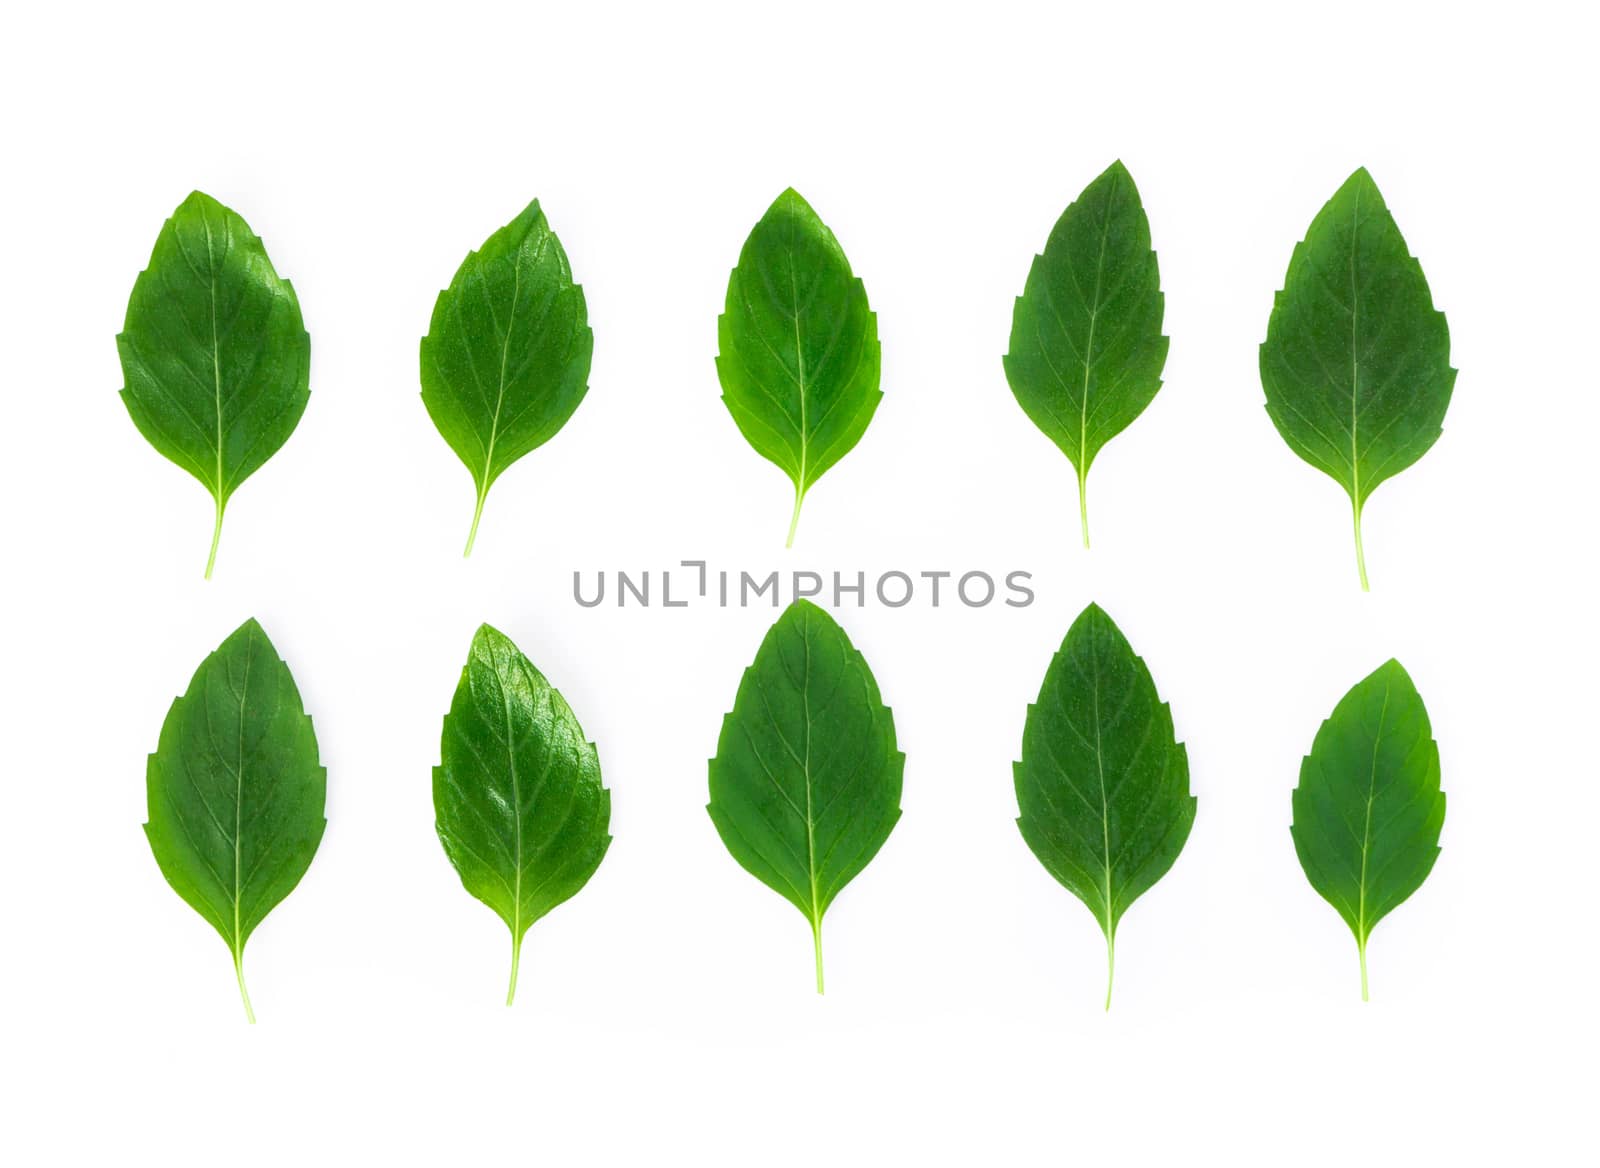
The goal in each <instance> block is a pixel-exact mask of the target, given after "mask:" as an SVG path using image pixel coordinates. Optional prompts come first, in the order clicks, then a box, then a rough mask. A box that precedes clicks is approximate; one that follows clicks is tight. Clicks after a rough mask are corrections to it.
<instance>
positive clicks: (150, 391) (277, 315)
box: [117, 191, 311, 580]
mask: <svg viewBox="0 0 1600 1168" xmlns="http://www.w3.org/2000/svg"><path fill="white" fill-rule="evenodd" d="M117 354H118V356H120V357H121V359H122V377H123V389H122V404H123V405H125V406H127V407H128V416H129V417H131V418H132V419H133V424H134V425H135V426H137V427H138V428H139V433H141V434H143V435H144V436H145V439H146V441H148V442H149V443H150V445H152V446H154V447H155V448H156V449H157V450H159V451H160V452H161V453H162V454H164V455H165V456H166V457H167V458H169V459H170V460H172V461H173V462H175V463H177V464H178V465H179V466H181V467H182V468H183V469H184V470H186V471H188V472H189V473H190V474H192V475H193V476H194V477H195V478H197V479H199V480H200V482H201V483H202V484H204V486H205V488H206V490H208V491H210V492H211V497H212V499H213V501H214V502H215V504H216V521H215V523H214V525H213V527H212V529H211V554H210V555H209V556H208V557H207V559H206V579H208V580H209V579H210V578H211V569H212V568H213V567H214V566H215V564H216V561H217V543H218V541H219V540H220V539H221V538H222V515H223V512H224V511H225V510H226V509H227V506H228V500H229V498H231V497H232V495H233V492H234V491H236V490H238V488H239V484H240V483H242V482H244V481H245V479H247V478H249V477H250V476H251V475H252V474H254V473H255V472H256V471H257V470H259V469H260V468H261V465H262V463H264V462H266V461H267V459H269V458H271V457H272V456H273V454H275V453H276V452H277V450H278V448H279V447H280V446H282V445H283V444H284V442H285V441H287V440H288V438H289V435H290V434H292V433H293V432H294V428H295V426H296V425H297V424H298V423H299V421H300V415H301V414H303V413H304V412H305V408H306V401H307V400H308V399H309V398H310V396H311V394H310V390H309V388H308V385H309V377H310V369H311V338H310V337H308V336H307V335H306V330H305V325H304V323H303V322H302V321H301V319H300V301H299V300H298V299H297V298H296V296H295V293H294V289H293V288H292V287H290V285H289V281H287V280H283V279H280V278H279V277H278V273H277V272H275V271H274V270H273V268H272V261H271V260H269V259H268V258H267V251H266V248H265V247H263V246H262V244H261V240H259V239H258V238H256V235H255V233H254V232H253V231H251V230H250V226H249V224H247V223H246V222H245V221H244V220H243V219H241V218H240V217H239V216H238V215H237V214H236V213H235V212H233V211H231V210H229V209H228V208H227V207H224V206H223V205H222V204H221V203H219V202H217V201H216V200H215V199H213V198H212V197H211V196H210V195H204V194H201V193H200V192H199V191H195V192H194V193H193V194H191V195H190V196H189V197H188V198H187V199H185V200H184V201H183V202H182V204H180V205H179V207H178V209H177V210H176V211H174V212H173V213H172V218H170V219H168V220H167V221H166V223H165V224H163V225H162V228H161V234H160V235H158V236H157V237H156V246H155V250H154V251H152V252H151V253H150V264H149V266H148V267H146V268H145V270H144V271H142V272H140V273H139V276H138V278H137V279H136V280H134V282H133V292H132V294H131V295H129V297H128V314H127V318H126V320H125V321H124V323H123V326H122V332H121V333H120V334H119V335H118V336H117Z"/></svg>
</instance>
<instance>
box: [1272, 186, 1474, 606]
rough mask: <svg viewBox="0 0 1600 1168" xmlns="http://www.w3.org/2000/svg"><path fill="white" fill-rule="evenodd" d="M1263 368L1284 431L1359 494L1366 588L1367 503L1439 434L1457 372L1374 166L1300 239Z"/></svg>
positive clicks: (1446, 333)
mask: <svg viewBox="0 0 1600 1168" xmlns="http://www.w3.org/2000/svg"><path fill="white" fill-rule="evenodd" d="M1260 371H1261V383H1262V388H1263V389H1264V390H1265V393H1266V402H1267V414H1268V416H1269V417H1270V418H1271V419H1272V423H1273V425H1274V426H1275V427H1276V428H1277V430H1278V433H1279V435H1280V436H1281V437H1282V438H1283V440H1284V442H1285V443H1286V444H1287V445H1288V447H1289V448H1290V449H1291V450H1293V451H1294V452H1295V454H1297V455H1299V457H1300V458H1301V459H1302V460H1304V461H1305V462H1308V463H1310V464H1311V465H1312V466H1314V467H1316V468H1317V469H1318V470H1320V471H1322V472H1323V473H1324V474H1326V475H1328V476H1329V477H1330V478H1332V479H1333V480H1334V481H1335V482H1337V483H1338V484H1339V485H1340V486H1342V487H1343V488H1344V490H1345V493H1346V494H1347V495H1348V496H1349V498H1350V503H1351V511H1352V514H1353V517H1354V525H1355V539H1356V557H1357V566H1358V569H1359V574H1360V579H1361V586H1362V589H1363V590H1365V589H1366V588H1367V573H1366V553H1365V549H1364V547H1363V546H1362V540H1361V514H1362V509H1363V508H1364V507H1365V505H1366V501H1367V499H1368V498H1369V497H1370V496H1371V495H1372V492H1373V491H1375V490H1376V489H1377V488H1378V486H1379V485H1380V484H1382V483H1383V482H1385V481H1387V480H1388V479H1390V478H1392V477H1393V476H1394V475H1396V474H1399V473H1400V472H1401V471H1403V470H1405V469H1406V468H1407V467H1409V466H1411V465H1413V464H1414V463H1416V462H1417V461H1418V460H1419V459H1420V458H1421V457H1422V456H1423V455H1424V454H1426V453H1427V452H1428V450H1429V449H1430V448H1431V447H1432V446H1433V444H1434V442H1435V441H1437V440H1438V438H1439V435H1440V433H1441V432H1442V427H1443V423H1444V416H1445V412H1446V411H1447V410H1448V408H1449V405H1450V398H1451V394H1452V391H1453V389H1454V386H1455V378H1456V371H1455V370H1454V369H1453V368H1451V367H1450V329H1449V324H1448V322H1447V321H1446V320H1445V316H1444V314H1443V313H1442V312H1439V311H1437V310H1436V309H1435V308H1434V306H1433V296H1432V293H1431V291H1430V290H1429V287H1428V281H1427V277H1426V276H1425V275H1424V274H1423V271H1422V265H1421V264H1419V263H1418V262H1417V260H1416V259H1415V257H1413V256H1412V255H1411V252H1410V250H1409V248H1408V247H1407V246H1406V241H1405V238H1404V237H1403V236H1402V235H1401V234H1400V228H1399V226H1398V225H1397V224H1396V223H1395V221H1394V217H1393V216H1392V215H1391V214H1390V213H1389V209H1388V206H1387V205H1386V204H1385V203H1384V200H1383V195H1382V193H1381V192H1380V191H1379V190H1378V186H1377V184H1376V183H1375V182H1373V180H1372V176H1371V175H1370V174H1369V173H1368V172H1367V170H1366V168H1364V167H1363V168H1361V169H1358V170H1357V171H1355V173H1353V174H1352V175H1351V176H1350V177H1349V178H1348V179H1346V180H1345V182H1344V184H1343V185H1342V186H1341V187H1340V188H1339V190H1338V191H1336V192H1335V193H1334V195H1333V197H1332V198H1331V199H1329V200H1328V202H1327V204H1326V205H1324V206H1323V208H1322V210H1321V211H1319V212H1318V213H1317V216H1316V218H1315V219H1313V220H1312V222H1311V226H1310V227H1309V228H1308V229H1307V231H1306V235H1305V238H1304V239H1303V240H1301V242H1300V243H1298V244H1296V245H1295V249H1294V253H1293V255H1292V256H1291V257H1290V260H1289V268H1288V272H1287V273H1286V275H1285V277H1284V286H1283V289H1282V290H1281V291H1280V292H1278V294H1277V295H1276V296H1275V297H1274V299H1273V306H1272V315H1271V317H1270V318H1269V320H1268V322H1267V337H1266V340H1264V341H1263V342H1262V344H1261V349H1260Z"/></svg>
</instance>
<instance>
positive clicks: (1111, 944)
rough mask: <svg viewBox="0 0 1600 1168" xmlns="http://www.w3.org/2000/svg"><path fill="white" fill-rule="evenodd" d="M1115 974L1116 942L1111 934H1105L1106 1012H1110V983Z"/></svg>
mask: <svg viewBox="0 0 1600 1168" xmlns="http://www.w3.org/2000/svg"><path fill="white" fill-rule="evenodd" d="M1116 976H1117V942H1116V939H1115V937H1114V936H1113V934H1111V933H1107V934H1106V1013H1108V1014H1109V1013H1110V1012H1111V983H1112V982H1113V981H1114V980H1115V979H1116Z"/></svg>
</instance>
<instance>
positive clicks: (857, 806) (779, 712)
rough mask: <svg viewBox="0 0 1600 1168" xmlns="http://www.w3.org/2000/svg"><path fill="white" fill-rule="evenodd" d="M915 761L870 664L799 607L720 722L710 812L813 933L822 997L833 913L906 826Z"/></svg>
mask: <svg viewBox="0 0 1600 1168" xmlns="http://www.w3.org/2000/svg"><path fill="white" fill-rule="evenodd" d="M905 762H906V756H905V755H903V754H901V753H900V752H899V751H898V750H897V749H896V748H895V737H894V716H893V715H892V714H891V713H890V712H889V707H888V706H886V705H884V704H883V699H882V698H881V697H879V696H878V683H877V682H876V681H875V680H874V679H873V676H872V670H871V669H869V668H867V662H866V659H865V658H864V657H862V656H861V654H860V653H859V652H857V651H856V648H855V646H853V645H852V644H851V643H850V638H849V637H847V636H845V632H844V630H843V629H841V628H840V627H839V626H838V625H837V624H835V623H834V620H833V618H832V617H830V616H829V615H828V614H827V613H826V612H824V611H823V610H822V609H820V608H818V607H817V606H816V605H814V604H812V603H810V602H809V601H806V600H796V601H795V602H794V603H793V604H791V605H790V606H789V607H788V608H787V609H786V610H784V612H783V614H782V615H780V616H779V617H778V620H777V622H776V623H775V624H774V625H773V626H772V628H771V629H769V630H768V632H767V635H766V637H765V638H764V639H763V640H762V642H761V648H760V649H759V650H757V652H756V659H755V661H754V662H753V663H752V664H751V666H750V668H748V669H746V670H745V671H744V676H743V677H742V678H741V679H740V681H739V692H738V695H737V696H736V697H735V698H734V701H733V709H732V711H731V712H729V713H728V715H727V716H726V717H724V718H723V720H722V733H721V735H720V736H719V737H718V738H717V756H716V757H715V758H713V759H712V760H711V802H710V803H709V804H708V805H707V807H706V810H707V811H709V812H710V813H711V821H712V822H713V823H714V824H716V827H717V833H718V834H719V835H720V836H721V837H722V842H723V844H725V845H726V846H727V849H728V851H729V852H731V853H732V854H733V858H734V859H735V860H737V861H738V862H739V864H740V866H741V867H743V868H744V870H745V871H746V872H749V873H750V874H751V875H752V876H754V877H755V878H756V879H757V880H759V881H761V882H762V883H763V884H765V885H766V886H767V887H768V888H771V889H772V890H773V891H774V892H776V893H778V894H779V895H780V896H782V897H783V898H784V899H785V900H787V901H788V902H789V903H790V904H792V905H794V906H795V907H796V908H798V909H799V910H800V911H801V912H802V913H804V914H805V917H806V920H808V921H810V922H811V940H812V946H813V951H814V953H815V956H816V969H817V993H819V994H820V993H821V992H822V917H823V914H824V913H826V912H827V911H828V906H829V905H830V904H832V903H833V898H834V897H835V896H837V895H838V894H839V890H840V889H842V888H843V887H844V886H845V885H846V884H848V883H850V881H851V880H853V879H855V877H856V875H857V874H858V873H859V872H860V871H861V870H862V869H863V868H865V867H866V866H867V863H868V861H870V860H871V859H872V857H873V856H875V855H877V853H878V849H879V848H881V847H882V846H883V842H884V841H885V840H886V839H888V838H889V832H890V830H891V829H893V827H894V825H895V823H896V821H897V820H899V818H900V783H901V777H902V773H903V772H904V770H905Z"/></svg>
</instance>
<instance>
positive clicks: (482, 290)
mask: <svg viewBox="0 0 1600 1168" xmlns="http://www.w3.org/2000/svg"><path fill="white" fill-rule="evenodd" d="M593 351H594V334H593V333H592V332H591V331H590V329H589V314H588V308H587V307H586V305H585V303H584V298H583V289H582V288H580V287H579V286H578V285H577V284H574V283H573V282H572V268H571V267H570V266H569V265H568V263H567V253H566V252H565V251H563V250H562V247H561V241H560V240H559V239H557V238H556V235H555V232H553V231H551V230H550V225H549V224H548V223H547V222H545V217H544V212H542V211H541V210H539V201H538V200H537V199H535V200H534V201H533V202H531V203H529V204H528V206H527V208H526V209H525V210H524V211H523V212H522V214H520V215H518V216H517V217H516V218H515V219H513V220H512V221H511V222H510V223H508V224H507V225H506V226H504V227H502V228H501V229H500V230H499V231H496V232H495V233H494V234H493V235H491V236H490V237H489V238H488V239H487V240H486V241H484V244H483V247H482V248H480V249H479V250H477V251H475V252H470V253H468V255H467V258H466V259H465V260H463V261H462V263H461V267H460V268H458V269H457V270H456V274H455V278H454V279H453V280H451V281H450V287H448V288H446V289H445V290H444V291H443V292H441V293H439V298H438V300H436V301H435V302H434V306H433V320H432V322H431V324H430V325H429V328H428V335H427V336H425V337H423V338H422V403H423V405H425V406H426V407H427V409H428V416H429V417H430V418H432V419H433V424H434V425H435V426H436V427H438V430H439V433H440V434H441V435H442V436H443V437H444V440H445V441H446V442H447V443H449V445H450V449H451V450H454V451H455V452H456V457H458V458H460V459H461V461H462V462H463V463H465V464H466V467H467V470H469V471H470V472H471V473H472V481H473V483H474V485H475V486H476V488H477V505H476V506H475V507H474V509H473V512H472V530H471V531H470V532H468V534H467V550H466V553H465V554H466V555H469V556H470V555H471V554H472V545H473V542H474V541H475V540H476V539H477V537H478V521H479V520H480V519H481V518H482V517H483V502H484V500H485V499H486V498H487V497H488V495H489V488H490V487H491V486H493V485H494V481H495V480H496V479H498V478H499V477H500V476H501V475H502V474H503V473H505V471H506V469H507V468H508V467H510V466H511V464H512V463H514V462H516V461H517V460H518V459H519V458H521V457H522V456H523V455H525V454H529V453H531V452H532V451H534V450H536V449H538V448H539V447H540V446H543V445H544V444H545V443H546V442H548V441H550V439H552V438H554V437H555V436H556V434H557V433H558V432H559V431H560V429H561V427H563V426H565V425H566V424H567V419H568V418H570V417H572V415H573V412H574V411H575V410H577V408H578V404H579V403H580V402H581V401H583V396H584V394H585V393H586V392H588V388H589V360H590V357H591V356H592V354H593Z"/></svg>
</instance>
